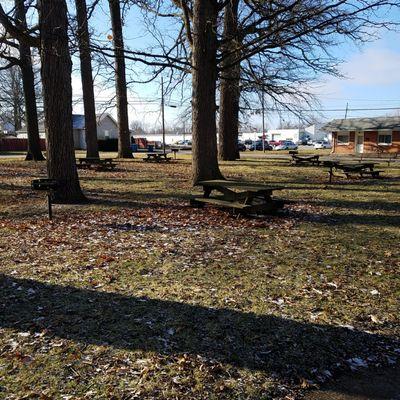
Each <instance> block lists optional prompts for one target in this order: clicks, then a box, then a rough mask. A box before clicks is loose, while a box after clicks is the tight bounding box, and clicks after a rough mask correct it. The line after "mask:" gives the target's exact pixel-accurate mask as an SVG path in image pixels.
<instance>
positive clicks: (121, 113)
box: [109, 0, 132, 158]
mask: <svg viewBox="0 0 400 400" xmlns="http://www.w3.org/2000/svg"><path fill="white" fill-rule="evenodd" d="M109 6H110V15H111V25H112V32H113V44H114V56H115V89H116V95H117V113H118V131H119V140H118V157H121V158H132V151H131V149H130V133H129V118H128V95H127V85H126V71H125V55H124V39H123V32H122V21H121V7H120V2H119V0H109Z"/></svg>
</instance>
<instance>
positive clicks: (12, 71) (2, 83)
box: [0, 65, 24, 131]
mask: <svg viewBox="0 0 400 400" xmlns="http://www.w3.org/2000/svg"><path fill="white" fill-rule="evenodd" d="M0 102H1V109H2V114H3V119H5V120H7V121H8V122H10V123H12V125H13V126H14V130H16V131H17V130H18V129H20V128H21V126H22V123H23V121H24V91H23V83H22V74H21V70H20V68H19V66H17V65H11V66H10V65H9V66H8V68H5V69H0Z"/></svg>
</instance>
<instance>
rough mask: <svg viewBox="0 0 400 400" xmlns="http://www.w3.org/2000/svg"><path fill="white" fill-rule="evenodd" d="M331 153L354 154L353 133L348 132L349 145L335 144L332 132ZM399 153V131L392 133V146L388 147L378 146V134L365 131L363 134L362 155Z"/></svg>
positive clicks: (335, 138)
mask: <svg viewBox="0 0 400 400" xmlns="http://www.w3.org/2000/svg"><path fill="white" fill-rule="evenodd" d="M332 136H333V151H332V152H333V153H336V154H354V153H355V148H354V146H355V143H354V138H355V132H350V138H349V144H348V145H338V144H337V132H333V135H332ZM382 152H383V153H399V152H400V131H393V133H392V144H391V145H389V146H385V145H378V132H377V131H366V132H364V154H377V153H382Z"/></svg>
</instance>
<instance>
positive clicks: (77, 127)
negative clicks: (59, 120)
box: [16, 114, 118, 150]
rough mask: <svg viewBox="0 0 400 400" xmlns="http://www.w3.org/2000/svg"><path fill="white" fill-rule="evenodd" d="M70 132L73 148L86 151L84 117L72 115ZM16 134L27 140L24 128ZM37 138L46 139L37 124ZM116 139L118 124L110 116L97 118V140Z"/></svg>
mask: <svg viewBox="0 0 400 400" xmlns="http://www.w3.org/2000/svg"><path fill="white" fill-rule="evenodd" d="M72 130H73V136H74V147H75V149H76V150H86V137H85V134H86V133H85V116H84V115H81V114H72ZM16 133H17V138H18V139H27V138H28V133H27V131H26V128H25V127H24V128H22V129H20V130H19V131H17V132H16ZM39 136H40V137H41V138H42V139H45V138H46V133H45V129H44V123H43V122H42V123H40V124H39ZM107 139H118V124H117V122H116V121H115V119H114V118H113V117H112V116H111V115H110V114H102V115H100V116H99V117H97V140H107Z"/></svg>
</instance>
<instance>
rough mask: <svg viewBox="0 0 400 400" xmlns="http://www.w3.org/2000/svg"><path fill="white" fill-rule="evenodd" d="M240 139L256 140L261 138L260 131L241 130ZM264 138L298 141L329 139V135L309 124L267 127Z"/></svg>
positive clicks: (318, 127) (317, 126)
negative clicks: (282, 127)
mask: <svg viewBox="0 0 400 400" xmlns="http://www.w3.org/2000/svg"><path fill="white" fill-rule="evenodd" d="M239 139H240V140H258V139H262V132H241V133H239ZM265 139H266V140H273V141H278V140H291V141H293V142H295V143H296V142H298V141H300V140H304V139H311V140H314V141H318V140H329V141H330V135H329V134H328V133H327V132H325V131H323V130H322V129H321V127H320V126H319V125H310V126H308V127H306V128H301V129H299V128H293V129H268V130H266V132H265Z"/></svg>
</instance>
